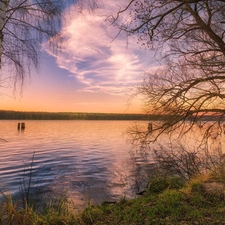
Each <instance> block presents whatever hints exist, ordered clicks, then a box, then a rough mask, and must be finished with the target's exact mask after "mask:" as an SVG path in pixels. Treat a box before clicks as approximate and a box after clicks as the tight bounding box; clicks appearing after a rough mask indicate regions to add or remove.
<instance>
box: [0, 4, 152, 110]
mask: <svg viewBox="0 0 225 225" xmlns="http://www.w3.org/2000/svg"><path fill="white" fill-rule="evenodd" d="M124 3H125V1H124V2H123V3H121V1H119V0H118V1H115V0H107V1H104V4H101V5H100V6H99V8H98V10H96V11H95V12H94V13H93V12H92V13H91V14H89V13H88V12H86V11H85V10H83V11H82V13H78V10H77V8H76V5H75V6H72V7H71V8H70V10H69V13H68V12H65V18H66V19H65V23H64V26H63V28H62V34H63V37H64V42H63V43H62V49H61V53H60V54H57V55H56V54H54V53H53V52H52V51H51V50H49V49H47V47H46V45H43V51H42V55H41V63H40V71H39V72H38V73H37V72H36V71H34V72H33V73H32V76H31V78H30V80H29V79H27V80H26V82H25V86H24V88H23V91H22V94H21V93H20V91H19V90H17V91H16V92H13V85H12V84H10V86H7V84H4V85H3V86H6V87H2V88H1V93H2V95H1V98H0V102H1V103H0V104H1V109H5V110H20V111H49V112H53V111H55V112H112V113H140V112H143V111H142V106H141V103H140V102H139V100H137V99H136V100H134V101H132V103H131V105H129V104H128V103H129V101H128V99H129V97H130V94H131V92H130V89H131V88H132V87H134V86H136V85H137V84H138V83H139V82H140V81H141V80H142V76H143V71H144V70H146V69H149V68H150V67H151V66H153V62H152V61H153V59H152V58H153V57H152V54H151V53H150V52H149V51H145V50H143V49H140V46H139V45H138V44H137V40H135V39H131V38H130V39H129V42H128V45H127V41H126V37H125V35H124V34H120V35H119V36H117V38H116V39H113V38H114V37H116V35H117V34H118V30H116V28H115V27H113V26H110V25H109V23H107V22H106V20H105V18H106V15H111V14H112V13H115V12H116V11H118V9H119V5H121V4H124Z"/></svg>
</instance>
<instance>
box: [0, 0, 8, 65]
mask: <svg viewBox="0 0 225 225" xmlns="http://www.w3.org/2000/svg"><path fill="white" fill-rule="evenodd" d="M8 4H9V0H2V1H1V2H0V68H1V66H2V60H1V59H2V51H3V28H4V25H5V18H6V8H7V5H8Z"/></svg>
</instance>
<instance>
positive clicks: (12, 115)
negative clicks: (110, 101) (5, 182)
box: [0, 110, 167, 120]
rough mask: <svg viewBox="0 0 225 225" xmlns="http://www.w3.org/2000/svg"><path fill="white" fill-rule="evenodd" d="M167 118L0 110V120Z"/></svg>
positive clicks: (145, 115)
mask: <svg viewBox="0 0 225 225" xmlns="http://www.w3.org/2000/svg"><path fill="white" fill-rule="evenodd" d="M166 117H167V116H159V115H147V114H119V113H82V112H22V111H7V110H0V120H164V119H166Z"/></svg>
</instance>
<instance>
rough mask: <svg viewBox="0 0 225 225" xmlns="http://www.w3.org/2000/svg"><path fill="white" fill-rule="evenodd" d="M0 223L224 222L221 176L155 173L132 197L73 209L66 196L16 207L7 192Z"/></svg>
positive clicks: (222, 182)
mask: <svg viewBox="0 0 225 225" xmlns="http://www.w3.org/2000/svg"><path fill="white" fill-rule="evenodd" d="M0 211H1V214H0V218H1V220H0V224H7V225H8V224H16V225H17V224H18V225H20V224H21V225H26V224H29V225H34V224H35V225H36V224H38V225H39V224H40V225H42V224H43V225H44V224H46V225H47V224H52V225H53V224H57V225H61V224H62V225H66V224H67V225H71V224H78V225H84V224H99V225H100V224H129V225H130V224H134V225H136V224H140V225H142V224H151V225H153V224H157V225H159V224H218V225H220V224H225V184H224V180H221V179H218V177H213V176H211V175H210V176H199V177H197V178H195V179H192V180H190V181H188V182H187V183H185V184H183V183H182V182H181V180H180V179H178V178H168V177H158V178H155V179H154V180H152V181H151V183H150V185H149V188H148V190H147V191H146V192H145V193H144V194H143V195H142V196H140V197H137V198H135V199H132V200H126V199H125V198H123V199H121V200H120V202H118V203H116V204H108V203H103V204H102V205H99V206H94V205H93V206H90V207H88V208H86V209H84V210H83V211H82V212H79V213H77V212H75V211H74V210H73V209H72V208H71V207H70V206H69V204H68V203H67V202H66V200H62V199H61V200H58V201H57V203H55V204H52V203H49V204H46V205H45V206H44V207H43V208H42V209H41V210H40V209H39V210H38V211H39V212H37V210H35V209H34V207H28V206H27V207H25V208H23V209H20V208H19V206H18V203H15V202H13V200H12V199H11V198H10V196H8V197H7V198H6V202H5V203H4V204H2V205H1V210H0Z"/></svg>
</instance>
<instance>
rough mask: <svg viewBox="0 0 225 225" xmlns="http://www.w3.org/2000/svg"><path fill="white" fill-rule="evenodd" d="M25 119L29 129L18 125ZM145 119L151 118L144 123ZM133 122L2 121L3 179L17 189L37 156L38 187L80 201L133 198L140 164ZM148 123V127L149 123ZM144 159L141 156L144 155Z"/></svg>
mask: <svg viewBox="0 0 225 225" xmlns="http://www.w3.org/2000/svg"><path fill="white" fill-rule="evenodd" d="M18 122H25V123H26V128H25V130H24V131H18V130H17V123H18ZM141 123H145V122H141ZM131 124H132V122H131V121H0V138H3V139H5V140H7V142H3V141H1V142H0V152H1V156H0V183H1V185H3V184H4V185H5V186H6V187H7V188H8V189H9V190H10V191H11V193H16V192H18V190H19V187H20V185H21V181H22V180H23V179H24V177H25V178H26V176H28V172H27V168H28V167H30V163H31V161H32V160H31V159H32V156H33V152H34V151H35V155H34V165H33V168H34V169H35V170H37V169H38V171H37V172H36V173H35V174H34V175H33V176H34V178H33V179H34V181H35V182H37V184H36V185H45V186H46V185H47V186H49V187H51V189H52V190H53V191H56V192H59V193H62V192H63V191H65V192H66V193H67V194H68V195H69V196H70V197H71V198H73V199H75V200H76V201H77V202H79V203H80V204H82V202H83V203H86V202H87V201H88V200H92V201H93V202H96V203H99V202H102V201H111V200H118V199H119V198H120V197H122V196H125V195H126V196H127V197H129V196H131V195H132V192H131V188H130V187H131V185H132V183H131V181H130V179H128V177H129V176H130V174H131V173H132V171H133V169H134V167H133V164H132V159H131V155H130V150H132V146H131V145H130V144H129V143H128V142H127V135H126V130H127V128H128V127H129V126H131ZM146 126H147V125H146ZM140 161H141V159H140Z"/></svg>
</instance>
